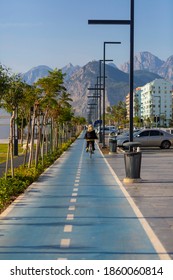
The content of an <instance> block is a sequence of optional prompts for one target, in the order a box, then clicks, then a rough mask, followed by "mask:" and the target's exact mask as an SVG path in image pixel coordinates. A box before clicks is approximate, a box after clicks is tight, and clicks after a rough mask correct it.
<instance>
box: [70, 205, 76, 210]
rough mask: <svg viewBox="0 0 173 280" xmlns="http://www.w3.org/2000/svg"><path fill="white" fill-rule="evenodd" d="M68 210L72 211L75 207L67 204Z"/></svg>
mask: <svg viewBox="0 0 173 280" xmlns="http://www.w3.org/2000/svg"><path fill="white" fill-rule="evenodd" d="M68 210H69V211H74V210H76V207H75V206H74V205H72V206H69V208H68Z"/></svg>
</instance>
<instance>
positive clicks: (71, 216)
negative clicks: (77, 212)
mask: <svg viewBox="0 0 173 280" xmlns="http://www.w3.org/2000/svg"><path fill="white" fill-rule="evenodd" d="M66 220H68V221H69V220H74V214H67V218H66Z"/></svg>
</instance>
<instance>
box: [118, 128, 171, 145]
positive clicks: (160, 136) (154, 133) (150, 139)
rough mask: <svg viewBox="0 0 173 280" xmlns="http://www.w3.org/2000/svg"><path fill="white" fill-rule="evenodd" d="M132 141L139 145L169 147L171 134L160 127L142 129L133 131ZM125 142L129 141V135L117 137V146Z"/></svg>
mask: <svg viewBox="0 0 173 280" xmlns="http://www.w3.org/2000/svg"><path fill="white" fill-rule="evenodd" d="M133 141H134V142H139V143H140V144H141V147H160V148H161V149H169V148H170V146H171V145H173V135H172V134H170V133H168V132H166V131H163V130H161V129H143V130H140V131H137V132H134V133H133ZM127 142H129V135H125V136H124V137H117V146H119V147H123V144H124V143H127Z"/></svg>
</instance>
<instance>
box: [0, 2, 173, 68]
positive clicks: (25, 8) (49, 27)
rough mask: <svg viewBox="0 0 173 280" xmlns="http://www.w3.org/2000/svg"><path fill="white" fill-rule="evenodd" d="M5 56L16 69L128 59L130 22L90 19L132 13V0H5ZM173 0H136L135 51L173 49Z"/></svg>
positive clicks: (1, 25)
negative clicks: (93, 21) (90, 21)
mask: <svg viewBox="0 0 173 280" xmlns="http://www.w3.org/2000/svg"><path fill="white" fill-rule="evenodd" d="M0 11H1V17H0V62H1V63H2V64H4V65H6V66H7V67H10V68H11V69H12V71H13V72H26V71H28V70H29V69H30V68H32V67H35V66H38V65H47V66H49V67H52V68H55V67H57V68H61V67H63V66H65V65H66V64H68V63H69V62H71V63H72V64H73V65H80V66H83V65H85V64H86V63H88V62H89V61H92V60H99V59H102V58H103V42H104V41H121V42H122V43H121V45H107V46H106V58H107V59H113V60H114V63H115V64H116V65H117V66H119V65H120V64H122V63H124V62H126V61H127V60H129V26H115V25H114V26H111V25H109V26H104V25H88V19H130V0H0ZM172 11H173V1H172V0H164V1H163V0H135V53H137V52H140V51H149V52H151V53H153V54H155V55H156V56H158V57H159V58H161V59H163V60H166V59H167V58H168V57H169V56H171V55H173V36H172V29H173V16H172V14H171V13H172Z"/></svg>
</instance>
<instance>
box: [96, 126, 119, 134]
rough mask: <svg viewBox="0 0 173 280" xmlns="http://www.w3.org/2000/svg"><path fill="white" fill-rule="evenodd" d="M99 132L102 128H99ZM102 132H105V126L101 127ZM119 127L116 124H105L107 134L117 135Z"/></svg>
mask: <svg viewBox="0 0 173 280" xmlns="http://www.w3.org/2000/svg"><path fill="white" fill-rule="evenodd" d="M97 133H98V134H99V133H100V128H98V130H97ZM101 133H103V127H101ZM116 133H117V129H116V127H115V126H105V135H110V136H115V135H116Z"/></svg>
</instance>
